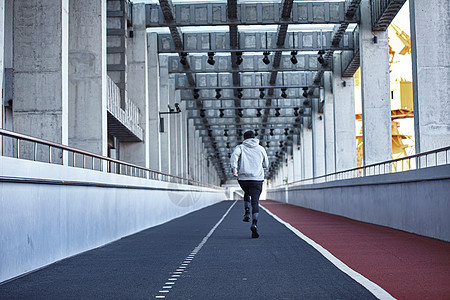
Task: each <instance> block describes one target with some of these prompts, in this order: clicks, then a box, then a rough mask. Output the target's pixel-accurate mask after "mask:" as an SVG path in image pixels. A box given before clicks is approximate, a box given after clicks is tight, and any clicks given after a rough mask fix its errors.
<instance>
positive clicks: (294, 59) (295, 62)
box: [291, 51, 298, 65]
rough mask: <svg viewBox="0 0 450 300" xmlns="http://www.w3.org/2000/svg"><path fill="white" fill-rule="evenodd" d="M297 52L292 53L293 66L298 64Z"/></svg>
mask: <svg viewBox="0 0 450 300" xmlns="http://www.w3.org/2000/svg"><path fill="white" fill-rule="evenodd" d="M297 53H298V52H297V51H291V55H292V57H291V62H292V64H294V65H296V64H297V63H298V60H297V57H295V56H296V55H297Z"/></svg>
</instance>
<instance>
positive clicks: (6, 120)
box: [0, 0, 14, 156]
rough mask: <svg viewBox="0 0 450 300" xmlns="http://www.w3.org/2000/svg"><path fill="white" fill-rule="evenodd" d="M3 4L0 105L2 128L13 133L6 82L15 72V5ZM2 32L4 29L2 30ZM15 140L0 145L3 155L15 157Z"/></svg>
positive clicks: (7, 1)
mask: <svg viewBox="0 0 450 300" xmlns="http://www.w3.org/2000/svg"><path fill="white" fill-rule="evenodd" d="M1 3H2V4H3V5H4V6H3V8H4V11H3V13H2V17H4V19H3V25H2V26H3V31H2V33H3V38H2V39H1V40H0V43H2V46H1V47H0V49H1V53H0V56H1V57H2V58H3V59H2V62H3V63H2V64H3V66H2V67H1V72H2V76H1V77H0V78H1V79H2V80H3V82H2V84H1V88H2V89H3V93H2V97H3V99H2V101H1V103H0V105H1V106H2V107H1V112H0V127H1V128H3V129H6V130H11V131H13V130H14V128H13V111H12V103H13V98H12V97H13V95H12V92H13V88H12V85H11V83H12V82H11V80H12V79H11V80H10V82H8V83H7V82H6V76H10V75H12V70H13V12H14V4H13V0H6V1H5V0H2V1H1ZM2 26H0V27H2ZM0 30H2V29H0ZM6 69H8V74H6ZM13 144H14V143H13V140H12V139H3V144H2V145H0V147H1V148H2V149H1V151H3V152H2V153H3V155H5V156H13V155H14V154H13V153H14V149H13Z"/></svg>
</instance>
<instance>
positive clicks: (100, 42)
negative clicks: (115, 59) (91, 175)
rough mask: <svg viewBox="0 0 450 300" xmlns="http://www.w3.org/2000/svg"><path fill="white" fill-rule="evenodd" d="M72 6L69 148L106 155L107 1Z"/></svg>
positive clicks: (78, 0)
mask: <svg viewBox="0 0 450 300" xmlns="http://www.w3.org/2000/svg"><path fill="white" fill-rule="evenodd" d="M69 4H70V6H69V111H70V113H69V146H71V147H74V148H79V149H82V150H86V151H90V152H94V153H97V154H100V155H104V156H107V154H108V130H107V115H106V113H107V111H106V101H107V99H106V97H107V94H106V93H107V80H106V79H107V78H106V76H107V75H106V0H101V1H89V0H70V1H69Z"/></svg>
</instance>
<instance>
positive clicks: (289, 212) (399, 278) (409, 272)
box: [261, 200, 450, 300]
mask: <svg viewBox="0 0 450 300" xmlns="http://www.w3.org/2000/svg"><path fill="white" fill-rule="evenodd" d="M261 205H263V206H264V207H265V208H267V209H269V210H270V211H271V212H272V213H274V214H275V215H277V216H278V217H280V218H281V219H283V220H284V221H286V222H288V223H289V224H291V225H292V226H294V227H295V228H297V229H298V230H299V231H301V232H302V233H303V234H304V235H306V236H307V237H309V238H310V239H312V240H314V241H315V242H316V243H318V244H320V245H321V246H322V247H324V248H325V249H327V250H328V251H329V252H330V253H332V254H333V255H334V256H335V257H337V258H338V259H339V260H341V261H342V262H344V263H345V264H346V265H347V266H349V267H350V268H352V269H353V270H355V271H356V272H358V273H360V274H362V275H363V276H365V277H366V278H368V279H369V280H371V281H373V282H375V283H376V284H378V285H379V286H380V287H382V288H383V289H384V290H386V291H387V292H388V293H390V294H391V295H392V296H393V297H395V298H397V299H447V300H448V299H450V243H448V242H444V241H440V240H436V239H432V238H427V237H423V236H419V235H415V234H411V233H407V232H404V231H400V230H396V229H392V228H388V227H384V226H379V225H373V224H369V223H364V222H359V221H355V220H352V219H348V218H345V217H341V216H336V215H332V214H327V213H322V212H318V211H314V210H311V209H306V208H302V207H298V206H294V205H289V204H284V203H279V202H275V201H270V200H263V201H261Z"/></svg>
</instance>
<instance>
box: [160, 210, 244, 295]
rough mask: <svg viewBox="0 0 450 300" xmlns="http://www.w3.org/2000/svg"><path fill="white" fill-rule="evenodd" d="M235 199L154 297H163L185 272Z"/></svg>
mask: <svg viewBox="0 0 450 300" xmlns="http://www.w3.org/2000/svg"><path fill="white" fill-rule="evenodd" d="M236 202H237V201H234V202H233V204H231V206H230V207H229V208H228V210H227V211H226V212H225V214H224V215H223V216H222V218H221V219H220V220H219V221H218V222H217V223H216V225H214V227H213V228H211V230H210V231H209V232H208V234H207V235H206V236H205V237H204V238H203V240H202V241H201V242H200V244H198V245H197V247H195V248H194V250H193V251H192V252H191V253H190V254H189V255H188V256H187V257H186V258H185V259H184V260H183V262H182V263H181V265H180V266H178V268H177V269H176V271H175V272H172V273H171V275H170V278H169V279H167V282H166V283H165V284H164V285H163V287H162V288H161V290H160V291H159V292H158V293H159V294H158V295H156V297H155V298H156V299H164V298H166V295H167V293H168V292H169V291H170V289H171V288H173V287H174V285H175V282H176V280H177V279H178V278H179V277H180V276H181V275H182V274H183V272H186V268H187V266H188V265H189V264H190V263H191V262H192V260H193V259H194V257H195V255H196V254H197V253H198V252H199V251H200V249H202V247H203V245H205V243H206V241H208V239H209V237H210V236H211V235H212V234H213V233H214V231H215V230H216V228H217V227H219V225H220V223H222V221H223V220H224V219H225V217H226V216H227V215H228V213H229V212H230V210H231V209H232V208H233V206H234V205H235V204H236Z"/></svg>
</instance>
